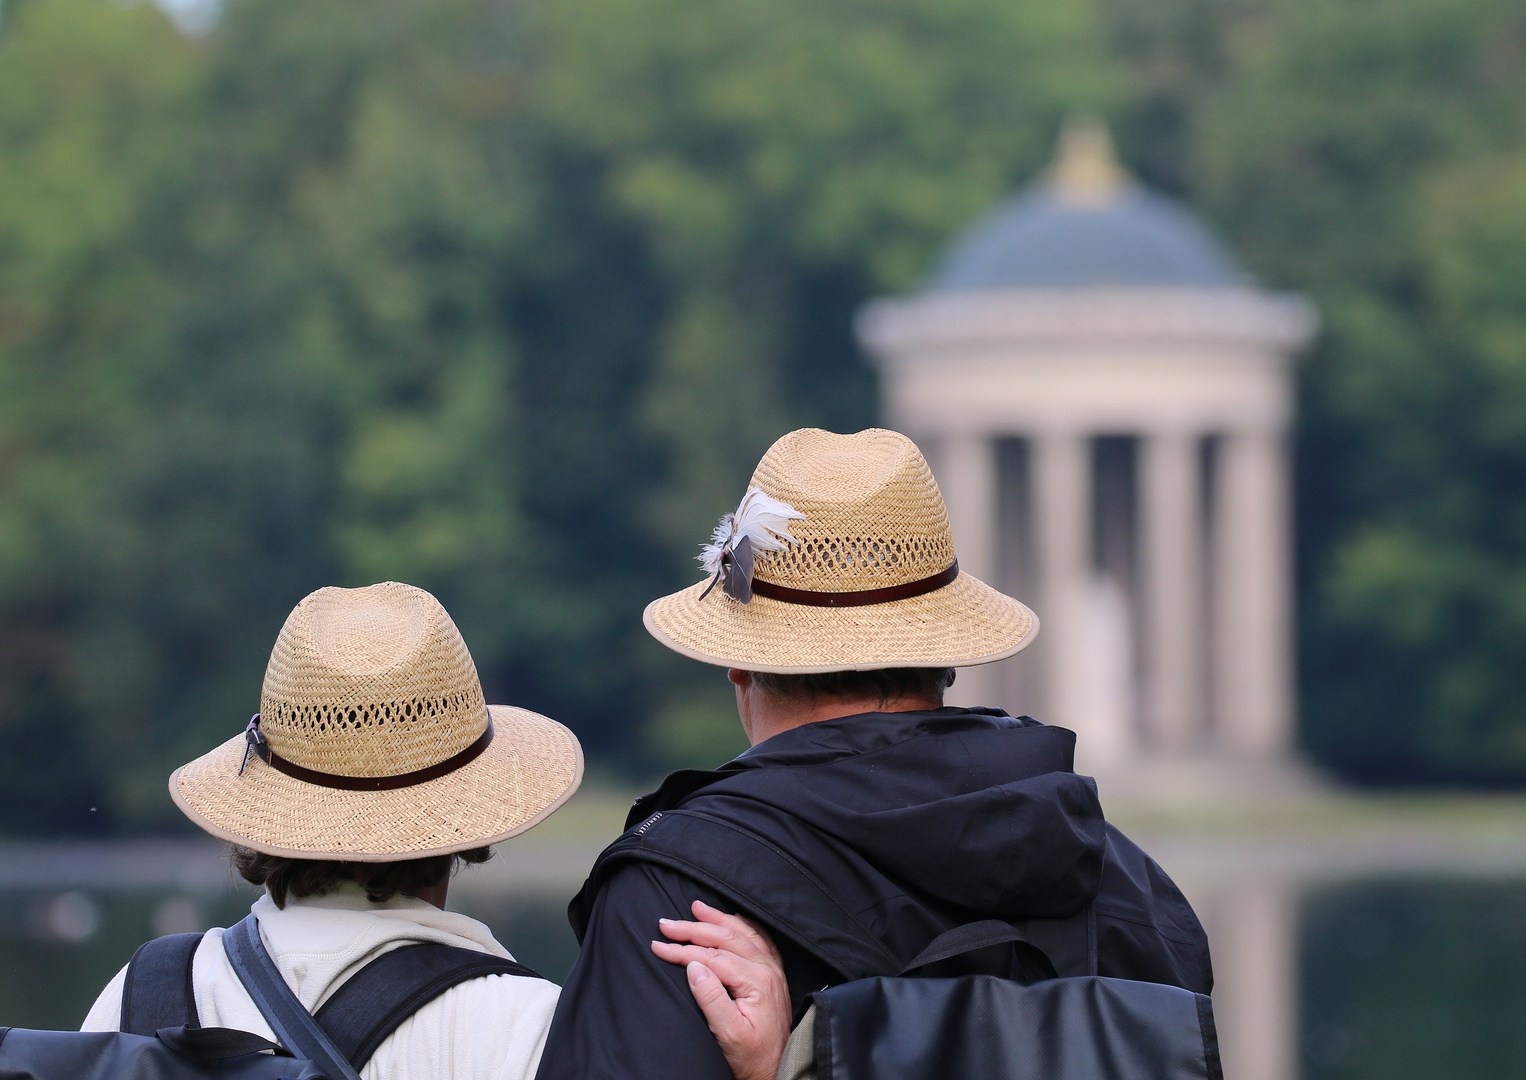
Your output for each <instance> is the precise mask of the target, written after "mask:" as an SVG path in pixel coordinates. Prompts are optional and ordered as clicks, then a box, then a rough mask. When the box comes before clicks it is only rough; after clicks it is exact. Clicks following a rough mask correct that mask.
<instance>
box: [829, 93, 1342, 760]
mask: <svg viewBox="0 0 1526 1080" xmlns="http://www.w3.org/2000/svg"><path fill="white" fill-rule="evenodd" d="M1314 328H1315V315H1314V312H1313V310H1312V308H1311V307H1310V305H1309V304H1308V303H1307V302H1306V301H1305V300H1303V299H1302V298H1300V297H1296V296H1287V295H1279V294H1274V293H1269V292H1266V291H1264V290H1262V289H1259V288H1257V287H1256V286H1255V285H1254V283H1252V282H1251V280H1250V279H1249V277H1248V276H1247V275H1246V273H1245V272H1244V271H1243V270H1242V269H1241V268H1240V267H1239V266H1238V265H1237V264H1236V262H1235V260H1234V259H1233V258H1232V256H1231V255H1230V254H1229V253H1228V252H1226V251H1225V250H1224V249H1223V248H1222V247H1221V246H1220V245H1219V243H1218V242H1217V241H1216V240H1215V239H1214V237H1213V236H1212V235H1211V234H1210V233H1209V232H1208V231H1207V230H1206V229H1205V228H1204V226H1203V225H1202V224H1201V223H1200V222H1199V221H1198V220H1197V219H1196V218H1195V217H1193V216H1192V215H1191V214H1189V213H1188V212H1187V211H1186V210H1184V209H1183V208H1182V207H1180V206H1179V205H1177V204H1176V203H1174V202H1172V201H1170V200H1168V199H1166V198H1164V197H1162V196H1161V195H1158V194H1156V193H1153V192H1151V191H1149V190H1146V189H1144V188H1142V187H1141V186H1139V185H1138V184H1136V183H1135V182H1133V181H1132V180H1130V178H1129V177H1128V176H1127V175H1125V174H1124V172H1123V171H1122V170H1121V169H1120V167H1119V166H1118V164H1117V162H1116V161H1115V160H1114V157H1113V154H1112V149H1111V144H1110V142H1109V140H1108V136H1107V133H1106V130H1105V129H1104V128H1102V127H1101V126H1100V125H1098V124H1094V123H1088V122H1084V121H1082V122H1072V123H1071V124H1070V125H1068V126H1067V127H1066V129H1065V130H1064V132H1063V133H1062V136H1061V139H1060V147H1059V153H1058V155H1057V159H1056V161H1055V163H1054V164H1053V165H1052V166H1051V167H1050V169H1049V170H1048V172H1047V173H1046V174H1045V175H1044V176H1043V177H1042V178H1041V179H1040V180H1039V181H1038V182H1037V183H1035V184H1034V185H1033V186H1032V187H1030V188H1029V189H1028V190H1026V191H1023V192H1020V193H1018V194H1017V195H1015V196H1013V197H1012V198H1010V199H1009V200H1007V201H1006V202H1004V203H1002V204H1001V205H999V206H997V207H996V208H995V209H994V210H993V211H992V212H991V213H990V214H989V215H988V216H987V217H986V218H985V219H984V220H982V221H980V222H978V223H977V224H975V226H974V227H973V228H971V229H970V230H969V231H968V232H967V233H966V234H964V235H963V236H962V237H960V238H959V239H957V240H956V241H955V242H954V244H953V245H952V246H951V247H950V249H949V250H948V252H947V254H946V255H945V257H944V258H943V259H942V261H941V262H940V264H939V265H938V266H937V267H936V269H935V270H934V271H933V273H932V274H931V276H930V278H929V279H928V281H927V282H926V284H925V286H924V287H923V288H922V290H921V291H920V292H917V293H915V294H913V295H911V296H909V297H905V298H900V299H887V300H879V301H876V302H874V303H872V304H870V305H869V306H868V307H867V308H866V309H865V310H864V311H863V312H862V314H861V316H860V320H859V334H860V337H861V339H862V341H863V343H864V345H865V346H866V348H867V350H868V352H869V353H870V354H871V356H872V357H873V359H874V361H875V362H876V364H877V365H878V367H879V369H880V371H881V374H882V380H881V381H882V386H883V395H884V398H883V401H884V404H883V411H884V417H885V422H886V423H887V424H888V425H889V426H891V427H894V428H897V429H899V430H901V431H904V432H906V433H907V434H908V435H910V436H911V437H912V438H914V439H915V440H917V442H918V443H919V444H920V445H921V446H922V447H923V448H924V450H925V451H926V453H927V455H928V458H929V460H930V461H931V463H932V466H933V470H934V472H935V473H936V475H937V477H938V481H939V483H940V485H941V486H942V489H943V494H944V497H945V499H946V501H947V503H948V508H949V515H950V518H951V519H952V525H953V531H954V541H955V544H956V545H957V548H958V553H959V561H960V564H961V565H962V566H963V567H964V568H965V569H967V570H969V571H971V572H972V573H974V574H976V575H977V576H980V577H982V578H984V579H985V580H987V581H990V582H992V583H993V584H996V585H998V586H999V587H1000V588H1001V589H1002V590H1003V591H1005V592H1009V593H1012V594H1013V595H1016V596H1018V597H1021V598H1023V599H1024V600H1027V601H1029V602H1030V603H1031V604H1032V605H1033V607H1034V608H1035V610H1036V611H1037V612H1038V614H1039V618H1040V620H1041V623H1042V627H1043V628H1042V632H1041V633H1040V635H1039V638H1038V640H1037V642H1036V643H1035V644H1034V646H1033V647H1032V648H1031V649H1030V650H1028V651H1027V652H1025V653H1022V654H1020V655H1019V656H1017V657H1015V658H1013V659H1011V660H1007V661H1003V662H1002V663H999V664H994V665H990V666H988V667H986V668H976V669H966V670H964V671H961V672H960V676H959V683H958V685H957V686H956V687H955V691H956V696H955V697H954V700H956V701H958V702H960V703H965V704H974V703H980V702H987V703H989V702H996V703H999V704H1001V705H1003V706H1005V707H1006V708H1007V709H1008V710H1009V711H1012V712H1029V713H1032V714H1034V715H1036V716H1039V717H1040V718H1042V719H1044V720H1046V721H1048V722H1051V723H1056V724H1059V725H1061V726H1064V727H1069V728H1072V729H1074V730H1075V731H1077V732H1078V733H1079V735H1080V748H1079V753H1078V758H1079V761H1078V764H1079V766H1080V767H1082V768H1083V769H1086V770H1090V771H1093V772H1108V773H1112V772H1115V771H1118V770H1120V769H1122V768H1123V767H1125V766H1128V765H1130V764H1133V763H1137V762H1139V761H1141V759H1145V758H1149V759H1155V760H1161V759H1185V758H1202V757H1206V758H1211V759H1218V760H1222V759H1224V758H1238V759H1241V760H1247V759H1249V760H1257V759H1259V760H1263V761H1271V760H1275V759H1280V758H1282V756H1283V755H1284V752H1285V751H1286V750H1287V749H1288V748H1289V747H1290V744H1291V740H1292V730H1293V693H1292V680H1293V674H1292V663H1291V650H1290V639H1291V626H1290V607H1291V604H1290V598H1291V580H1290V565H1289V564H1290V552H1289V531H1290V529H1289V525H1290V522H1289V512H1290V510H1289V490H1288V464H1289V462H1288V455H1289V450H1288V440H1287V433H1288V426H1289V421H1290V420H1291V417H1292V407H1293V392H1292V379H1291V373H1290V370H1289V369H1290V363H1291V358H1292V356H1293V355H1294V353H1295V352H1296V351H1297V350H1298V349H1299V348H1300V347H1302V346H1303V345H1305V344H1306V343H1307V342H1308V341H1309V339H1310V337H1311V335H1312V334H1313V331H1314Z"/></svg>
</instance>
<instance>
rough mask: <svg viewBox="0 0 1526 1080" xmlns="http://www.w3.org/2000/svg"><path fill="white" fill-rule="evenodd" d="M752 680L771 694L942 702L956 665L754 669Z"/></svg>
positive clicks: (795, 697)
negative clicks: (796, 671) (793, 671)
mask: <svg viewBox="0 0 1526 1080" xmlns="http://www.w3.org/2000/svg"><path fill="white" fill-rule="evenodd" d="M750 674H751V675H752V681H753V683H754V684H755V685H756V686H757V687H758V689H760V690H762V691H763V692H764V693H765V694H768V695H769V696H770V697H778V698H790V699H793V700H796V701H814V700H815V699H816V698H820V697H868V698H878V699H879V701H880V704H882V705H883V704H885V703H887V702H891V701H895V700H896V699H897V698H905V697H923V698H932V699H933V700H934V701H936V702H938V703H939V704H940V705H941V704H942V703H943V691H945V690H947V689H948V688H949V687H950V686H953V685H954V669H953V668H919V667H905V668H881V669H879V670H877V671H825V672H819V673H817V674H814V675H776V674H773V673H772V672H767V671H754V672H751V673H750Z"/></svg>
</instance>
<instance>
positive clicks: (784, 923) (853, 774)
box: [539, 429, 1213, 1080]
mask: <svg viewBox="0 0 1526 1080" xmlns="http://www.w3.org/2000/svg"><path fill="white" fill-rule="evenodd" d="M700 559H701V562H702V564H703V567H704V571H705V576H704V579H703V580H701V581H699V582H697V583H695V584H694V585H692V586H690V587H689V588H687V589H684V590H682V591H680V592H677V593H674V594H673V595H671V596H664V597H662V598H660V599H658V600H655V601H653V602H652V603H651V604H650V605H649V606H648V607H647V609H646V613H645V616H644V621H645V624H646V628H647V630H648V631H649V632H650V633H651V634H652V635H653V636H654V637H655V638H656V639H657V640H658V641H660V642H661V643H662V644H664V645H666V646H667V647H668V648H670V649H672V650H674V651H675V652H678V653H681V654H682V655H684V656H687V657H689V658H691V659H694V660H698V661H700V662H702V663H706V664H713V665H716V666H718V667H724V668H727V669H729V670H728V673H727V674H728V677H729V679H730V681H731V683H732V684H733V687H734V689H735V692H736V701H737V709H738V713H739V716H740V719H741V723H742V727H743V730H744V731H745V733H746V735H747V738H748V740H749V742H750V743H751V744H752V748H751V749H750V750H748V751H746V752H745V753H743V754H742V755H741V756H740V757H738V758H736V759H735V760H733V761H731V762H729V763H727V764H725V765H723V766H721V767H720V768H719V769H716V770H715V771H713V772H696V771H692V770H690V771H685V772H680V773H675V774H674V775H672V776H670V777H669V778H668V779H667V780H666V781H665V782H664V783H663V784H662V786H661V787H660V788H658V789H657V790H656V791H655V792H653V793H652V794H650V795H647V796H645V797H643V798H642V799H640V800H638V801H637V803H636V805H635V806H634V808H633V809H632V811H631V814H630V817H629V819H628V822H627V832H626V833H625V834H624V835H623V836H622V837H621V838H620V839H619V840H617V841H616V842H615V843H614V844H612V845H611V846H610V847H609V848H608V849H606V851H605V852H604V854H603V855H601V856H600V858H599V860H598V862H597V863H596V864H595V866H594V869H593V871H592V873H591V874H590V876H589V878H588V881H587V882H586V883H585V884H584V886H583V889H582V891H581V892H580V893H579V895H578V897H577V898H576V899H575V900H574V901H573V903H572V906H571V908H570V910H569V915H570V918H571V921H572V923H573V929H574V930H575V931H576V932H577V934H578V937H579V939H580V940H581V941H582V944H583V949H582V953H581V955H580V956H579V958H578V961H577V963H576V964H575V965H574V967H573V969H572V972H571V974H570V975H569V977H568V981H567V984H566V986H565V987H564V988H563V992H562V997H561V999H560V1001H559V1003H558V1005H557V1013H556V1019H555V1021H554V1022H553V1024H552V1028H551V1035H550V1038H549V1041H548V1045H547V1050H546V1055H545V1057H544V1058H543V1060H542V1062H541V1071H540V1074H539V1075H540V1077H541V1080H574V1078H576V1080H596V1078H603V1077H620V1078H622V1080H646V1078H651V1080H658V1078H661V1080H724V1078H725V1077H726V1076H728V1075H729V1072H728V1069H727V1065H726V1062H725V1061H724V1060H723V1058H722V1057H721V1055H720V1054H719V1053H718V1052H717V1051H716V1048H715V1045H714V1042H713V1040H711V1039H710V1037H709V1034H708V1032H707V1030H706V1027H705V1023H704V1020H703V1017H702V1016H701V1014H700V1012H699V1010H697V1009H696V1008H695V1006H694V1003H693V1001H692V1000H691V998H690V995H689V993H688V991H687V988H686V987H685V986H684V983H683V980H682V979H681V978H677V977H675V975H676V973H675V972H674V971H672V970H671V969H669V968H667V967H666V966H665V965H663V964H661V963H658V962H656V959H655V958H654V957H652V956H650V955H644V954H642V953H641V952H640V950H638V949H637V948H635V946H636V944H637V943H639V942H640V941H644V940H646V939H647V938H649V937H651V936H652V934H653V932H654V931H656V930H657V929H658V928H659V926H666V925H667V924H666V923H661V922H660V920H663V919H670V918H682V917H683V916H684V914H685V912H686V911H687V904H688V903H689V901H690V900H692V899H693V898H694V897H695V896H698V897H699V898H700V899H702V900H704V901H705V902H707V903H708V904H710V905H713V906H715V907H720V908H724V909H727V910H731V911H740V912H742V913H745V914H746V915H747V916H749V917H750V918H752V919H755V920H757V921H758V922H760V923H762V924H763V925H765V926H767V927H768V929H769V930H770V931H772V933H773V936H774V938H775V940H776V941H778V943H779V947H780V949H781V951H782V953H783V962H784V970H785V973H786V975H787V977H788V982H789V988H790V993H791V996H792V999H793V1008H794V1010H795V1015H796V1016H797V1017H798V1016H799V1015H800V1014H801V1012H802V1011H803V1009H804V1006H805V998H806V995H807V994H809V993H811V992H812V991H815V990H819V989H822V988H824V987H826V986H828V985H833V984H836V983H840V982H843V981H844V980H845V979H846V978H852V977H855V976H853V975H852V974H845V973H848V972H852V971H853V970H855V964H856V963H857V960H856V959H855V955H856V954H855V949H856V950H858V954H862V952H863V948H864V946H863V945H862V944H861V943H862V942H863V941H865V940H870V939H872V940H873V945H872V949H870V952H871V953H872V954H873V955H878V956H886V957H890V958H891V959H897V960H898V961H899V964H904V963H906V962H907V961H909V960H910V959H911V958H913V957H914V956H916V955H917V954H918V953H919V952H921V951H922V950H923V948H924V947H925V946H926V945H927V944H928V943H929V942H930V941H931V940H932V939H933V938H935V937H937V936H938V935H939V934H941V933H943V932H944V931H947V930H949V929H951V928H953V927H955V926H959V925H962V924H965V923H970V922H974V921H978V920H982V919H992V918H995V919H1001V920H1005V921H1009V922H1012V921H1025V925H1027V926H1028V927H1029V928H1030V932H1031V933H1032V934H1034V935H1040V934H1044V933H1047V934H1048V935H1049V938H1046V939H1045V947H1046V951H1048V952H1049V954H1050V957H1051V959H1053V961H1054V963H1055V965H1056V967H1057V968H1058V969H1059V974H1060V975H1067V974H1086V973H1088V972H1087V968H1088V965H1089V964H1093V963H1094V964H1095V967H1096V969H1097V971H1098V973H1100V974H1102V975H1112V976H1117V977H1120V978H1127V979H1137V980H1145V981H1154V982H1163V983H1170V984H1174V985H1178V986H1182V987H1185V988H1188V989H1190V990H1193V991H1196V992H1200V993H1207V992H1208V991H1209V990H1210V989H1211V987H1212V981H1213V976H1212V971H1211V967H1210V964H1209V957H1208V946H1207V940H1206V938H1205V937H1204V934H1203V930H1202V927H1201V925H1200V924H1199V923H1198V920H1197V918H1196V916H1195V915H1194V913H1193V911H1192V909H1191V907H1190V906H1189V905H1188V903H1187V901H1186V900H1185V898H1184V897H1183V896H1182V894H1181V892H1180V891H1179V890H1178V889H1177V888H1176V886H1175V885H1174V884H1172V882H1171V880H1170V879H1169V878H1168V877H1167V876H1166V875H1165V873H1164V872H1162V871H1161V869H1160V867H1159V866H1157V865H1156V864H1155V863H1154V862H1153V861H1151V860H1150V859H1149V858H1148V857H1147V856H1146V855H1145V854H1144V853H1143V852H1142V851H1140V850H1139V848H1137V847H1136V846H1135V845H1134V844H1132V843H1131V842H1130V841H1129V840H1127V839H1126V838H1125V837H1124V836H1123V835H1122V834H1121V833H1120V832H1118V831H1117V830H1116V829H1114V828H1113V827H1112V826H1110V825H1108V824H1107V823H1106V822H1105V821H1104V819H1103V816H1102V811H1101V808H1100V806H1099V804H1098V801H1097V792H1096V786H1095V784H1094V782H1093V781H1091V780H1090V779H1088V778H1086V777H1081V776H1077V775H1076V774H1075V773H1074V771H1073V770H1072V767H1071V765H1072V754H1073V750H1074V743H1075V736H1074V735H1073V734H1072V733H1071V732H1068V731H1065V730H1063V729H1060V728H1053V727H1047V726H1045V725H1043V724H1040V723H1039V722H1037V721H1035V720H1032V719H1030V718H1028V717H1017V718H1014V717H1011V716H1008V715H1007V714H1006V713H1005V712H1003V711H1002V710H1000V709H994V708H972V709H964V708H948V707H944V705H943V692H944V690H945V689H946V688H947V687H948V686H949V685H950V684H952V682H953V679H954V673H955V669H957V668H960V667H967V666H971V665H975V664H985V663H990V662H992V661H995V660H1001V659H1003V658H1005V657H1008V656H1012V655H1013V654H1015V653H1017V652H1018V651H1020V650H1021V649H1023V648H1024V647H1026V646H1027V645H1028V644H1029V643H1030V642H1031V641H1032V640H1033V637H1034V635H1035V634H1036V633H1037V632H1038V620H1037V619H1036V618H1035V617H1034V615H1033V613H1032V612H1031V611H1029V610H1028V608H1027V607H1025V606H1024V605H1023V604H1022V603H1020V602H1018V601H1017V600H1015V599H1013V598H1011V597H1008V596H1004V595H1003V594H1001V593H1000V592H998V591H996V590H995V589H993V588H991V587H990V586H988V585H986V584H984V583H983V582H981V581H979V580H977V579H976V578H974V577H972V576H970V575H969V574H968V573H965V572H964V571H962V570H961V569H960V568H959V564H958V561H957V559H956V558H955V550H954V545H953V539H952V537H951V535H950V531H949V524H948V517H947V514H946V513H945V511H944V506H943V499H942V496H941V494H940V493H939V491H938V486H937V484H936V482H935V481H934V479H933V476H932V473H931V471H930V470H929V468H928V466H927V463H926V461H925V460H924V459H923V457H922V454H921V453H920V451H919V450H918V449H917V447H916V446H915V445H914V444H913V443H912V441H911V440H910V439H908V438H906V437H905V436H904V435H901V434H899V433H897V432H894V431H886V430H880V429H872V430H868V431H861V432H859V433H857V434H855V435H838V434H833V433H831V432H827V431H821V430H816V429H806V430H801V431H794V432H791V433H790V434H788V435H785V436H784V437H783V438H781V439H780V440H779V441H778V442H776V443H775V444H774V445H773V446H772V447H770V448H769V450H768V452H767V453H766V454H765V455H764V456H763V459H762V461H761V462H760V463H759V464H758V467H757V470H756V471H755V472H754V474H753V477H752V481H751V483H750V484H749V485H748V488H747V491H746V492H745V494H744V496H743V498H742V500H741V502H740V505H739V506H738V507H737V509H736V511H735V512H734V513H731V514H727V515H726V516H725V517H724V518H722V519H721V523H720V525H719V526H718V527H717V529H716V530H715V533H714V536H713V537H712V539H711V542H710V543H709V544H708V545H705V546H704V548H703V550H702V554H701V556H700ZM844 927H846V930H844ZM855 942H858V943H859V944H855ZM972 955H973V957H974V960H973V961H968V963H973V964H974V965H975V966H974V967H973V968H960V967H959V966H958V964H957V962H956V961H948V962H946V963H947V964H948V965H950V967H949V969H948V970H947V972H946V973H948V974H956V973H963V972H964V971H967V970H974V971H977V972H978V971H985V972H988V973H991V974H997V975H1009V974H1015V973H1016V972H1017V971H1018V964H1019V962H1020V959H1021V958H1020V956H1019V955H1018V953H1017V952H1016V950H1014V949H1013V948H1012V947H1010V946H997V947H994V948H993V949H988V950H984V951H982V952H980V953H975V954H972ZM882 966H883V965H882ZM857 970H860V971H862V970H864V968H863V966H862V965H860V966H859V967H858V968H857ZM891 970H894V967H892V968H891Z"/></svg>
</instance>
